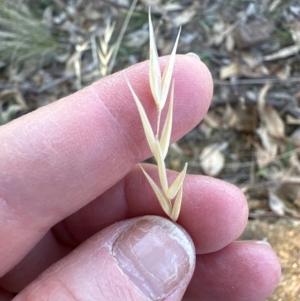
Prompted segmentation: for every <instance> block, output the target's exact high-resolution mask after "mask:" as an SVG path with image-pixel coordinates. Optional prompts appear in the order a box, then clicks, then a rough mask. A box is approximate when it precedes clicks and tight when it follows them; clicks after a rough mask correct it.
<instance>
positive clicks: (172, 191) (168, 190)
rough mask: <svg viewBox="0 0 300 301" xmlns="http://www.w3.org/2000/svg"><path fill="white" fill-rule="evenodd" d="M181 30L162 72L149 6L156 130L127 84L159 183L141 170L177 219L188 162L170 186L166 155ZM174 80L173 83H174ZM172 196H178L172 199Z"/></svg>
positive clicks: (171, 216) (168, 211) (166, 210)
mask: <svg viewBox="0 0 300 301" xmlns="http://www.w3.org/2000/svg"><path fill="white" fill-rule="evenodd" d="M179 35H180V30H179V33H178V36H177V38H176V42H175V45H174V48H173V51H172V53H171V55H170V58H169V61H168V63H167V66H166V68H165V69H164V72H163V75H161V71H160V65H159V60H158V54H157V48H156V43H155V36H154V29H153V25H152V21H151V13H150V9H149V44H150V51H149V52H150V59H149V84H150V89H151V93H152V96H153V99H154V101H155V104H156V108H157V133H156V135H155V134H154V132H153V129H152V127H151V124H150V121H149V119H148V117H147V113H146V111H145V109H144V107H143V105H142V103H141V101H140V100H139V98H138V96H137V95H136V93H135V92H134V90H133V89H132V87H131V85H130V83H129V81H128V80H127V79H126V80H127V84H128V87H129V89H130V91H131V94H132V96H133V99H134V101H135V104H136V106H137V109H138V112H139V115H140V118H141V121H142V125H143V129H144V132H145V136H146V139H147V142H148V145H149V148H150V150H151V152H152V155H153V156H154V158H155V160H156V163H157V167H158V176H159V182H160V186H159V185H158V184H156V183H155V181H154V180H153V179H152V178H151V177H150V175H149V174H148V173H147V172H146V171H145V170H144V168H143V167H142V166H141V165H140V166H141V169H142V171H143V173H144V175H145V177H146V179H147V180H148V182H149V184H150V186H151V188H152V189H153V191H154V193H155V195H156V197H157V199H158V201H159V203H160V205H161V207H162V209H163V210H164V212H165V213H166V214H167V215H168V216H169V217H170V218H171V219H172V220H174V221H176V220H177V219H178V216H179V213H180V208H181V202H182V195H183V181H184V178H185V175H186V170H187V164H185V167H184V169H183V170H182V172H181V173H180V174H179V175H178V176H177V178H176V179H175V181H174V182H173V184H172V185H171V186H169V183H168V178H167V169H166V165H165V161H164V160H165V158H166V155H167V152H168V148H169V146H170V139H171V131H172V121H173V102H174V89H175V88H174V86H175V84H174V80H173V81H172V75H173V68H174V64H175V56H176V49H177V45H178V41H179ZM171 82H172V85H171ZM170 86H171V91H170V103H169V108H168V112H167V117H166V120H165V123H164V125H163V129H162V132H161V135H160V132H159V131H160V116H161V111H162V110H163V108H164V106H165V104H166V100H167V96H168V94H169V90H170ZM173 199H175V200H174V201H173Z"/></svg>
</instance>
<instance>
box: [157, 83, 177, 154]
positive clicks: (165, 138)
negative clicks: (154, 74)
mask: <svg viewBox="0 0 300 301" xmlns="http://www.w3.org/2000/svg"><path fill="white" fill-rule="evenodd" d="M173 102H174V80H173V84H172V89H171V96H170V104H169V110H168V114H167V118H166V121H165V124H164V127H163V130H162V133H161V138H160V148H161V152H162V156H163V159H165V158H166V156H167V153H168V148H169V145H170V139H171V131H172V122H173Z"/></svg>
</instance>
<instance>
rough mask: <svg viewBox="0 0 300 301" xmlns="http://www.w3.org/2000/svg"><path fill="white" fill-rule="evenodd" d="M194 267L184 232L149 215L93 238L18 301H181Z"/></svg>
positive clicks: (39, 280) (51, 270) (189, 243)
mask: <svg viewBox="0 0 300 301" xmlns="http://www.w3.org/2000/svg"><path fill="white" fill-rule="evenodd" d="M194 268H195V250H194V245H193V243H192V241H191V239H190V237H189V236H188V234H187V233H186V232H185V230H183V228H181V227H180V226H179V225H177V224H175V223H173V222H171V221H169V220H167V219H164V218H161V217H157V216H145V217H140V218H135V219H131V220H126V221H122V222H119V223H116V224H113V225H112V226H110V227H108V228H106V229H105V230H103V231H101V232H99V233H98V234H96V235H94V236H93V237H92V238H90V239H89V240H87V241H86V242H85V243H83V244H82V245H81V246H80V247H79V248H77V249H76V250H75V251H73V252H72V253H71V254H69V255H68V256H67V257H65V258H64V259H62V260H61V261H60V262H58V263H56V264H55V265H54V266H52V267H51V268H49V269H48V270H46V271H45V272H44V273H43V274H42V275H41V276H40V277H39V278H38V279H37V280H36V281H34V282H33V283H32V284H31V285H29V286H28V287H27V288H26V289H25V290H24V291H23V292H21V293H20V294H19V295H18V296H17V297H16V299H15V300H16V301H17V300H22V301H24V300H31V301H34V300H68V301H69V300H72V301H73V300H97V301H99V300H105V301H109V300H111V301H116V300H133V301H135V300H139V301H142V300H165V301H171V300H172V301H177V300H178V301H179V300H181V299H182V296H183V294H184V292H185V290H186V288H187V285H188V283H189V281H190V279H191V277H192V275H193V272H194Z"/></svg>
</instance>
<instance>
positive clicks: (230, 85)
mask: <svg viewBox="0 0 300 301" xmlns="http://www.w3.org/2000/svg"><path fill="white" fill-rule="evenodd" d="M149 6H151V11H152V18H153V23H154V26H155V31H156V36H157V46H158V52H159V55H160V56H163V55H167V54H169V53H170V51H171V49H172V47H173V44H174V40H175V38H176V35H177V32H178V28H179V27H180V26H182V34H181V37H180V41H179V46H178V51H177V52H178V53H188V52H194V53H196V54H198V55H199V56H200V58H201V60H202V61H203V62H204V63H205V64H206V65H207V66H208V68H209V69H210V71H211V73H212V75H213V79H214V89H215V90H214V97H213V101H212V104H211V107H210V110H209V112H208V114H207V116H206V117H205V118H204V120H203V121H202V122H201V123H200V124H199V125H198V126H197V127H196V128H195V129H193V130H192V131H191V132H190V133H189V134H187V135H186V136H185V137H184V138H183V139H181V140H180V141H178V142H177V143H176V144H174V145H172V147H171V149H170V154H169V156H168V159H167V160H168V162H167V164H168V166H169V167H170V168H172V169H175V170H182V168H183V165H184V163H185V162H189V173H197V174H205V175H209V176H213V177H218V178H220V179H223V180H225V181H228V182H230V183H233V184H235V185H237V186H239V187H240V188H241V189H242V190H243V192H244V193H245V194H246V196H247V199H248V203H249V208H250V213H249V224H248V226H247V229H246V230H245V232H244V234H243V235H242V237H241V238H243V239H259V240H265V241H268V242H269V243H271V244H272V245H273V247H274V248H275V250H276V252H277V255H278V256H279V258H280V261H281V264H282V271H283V277H282V281H281V283H280V285H279V287H278V288H277V290H276V291H275V292H274V293H273V295H272V296H271V297H270V298H268V300H269V301H275V300H276V301H279V300H284V301H293V300H295V301H296V300H300V161H299V153H300V108H299V103H300V76H299V74H300V54H299V50H300V2H299V0H294V1H292V0H264V1H260V0H256V1H255V0H252V1H251V0H212V1H209V0H204V1H195V0H173V1H171V0H170V1H167V0H133V1H132V0H119V1H118V0H69V1H68V0H15V1H10V0H1V2H0V124H1V125H3V124H5V123H8V122H10V121H12V120H13V119H15V118H18V117H20V116H22V115H24V114H26V113H28V112H31V111H33V110H35V109H37V108H39V107H41V106H44V105H47V104H49V103H51V102H53V101H55V100H57V99H59V98H61V97H64V96H66V95H69V94H71V93H74V92H76V91H77V90H79V89H81V88H83V87H85V86H87V85H89V84H91V83H92V82H94V81H96V80H98V79H100V78H102V77H105V76H108V75H109V74H111V73H114V72H116V71H118V70H122V69H124V68H126V67H128V66H130V65H132V64H135V63H137V62H140V61H143V60H145V59H147V57H148V19H147V13H148V8H149ZM199 193H201V191H200V192H199Z"/></svg>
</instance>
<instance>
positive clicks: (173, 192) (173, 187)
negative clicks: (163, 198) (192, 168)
mask: <svg viewBox="0 0 300 301" xmlns="http://www.w3.org/2000/svg"><path fill="white" fill-rule="evenodd" d="M186 170H187V163H185V165H184V168H183V170H182V171H181V173H180V174H179V175H178V177H177V178H176V180H175V181H174V182H173V184H172V185H171V187H170V188H169V189H168V191H167V193H166V195H167V197H168V198H169V199H170V200H172V199H173V198H174V197H175V196H176V194H177V193H178V191H179V189H180V187H181V186H182V183H183V180H184V178H185V175H186Z"/></svg>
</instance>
